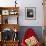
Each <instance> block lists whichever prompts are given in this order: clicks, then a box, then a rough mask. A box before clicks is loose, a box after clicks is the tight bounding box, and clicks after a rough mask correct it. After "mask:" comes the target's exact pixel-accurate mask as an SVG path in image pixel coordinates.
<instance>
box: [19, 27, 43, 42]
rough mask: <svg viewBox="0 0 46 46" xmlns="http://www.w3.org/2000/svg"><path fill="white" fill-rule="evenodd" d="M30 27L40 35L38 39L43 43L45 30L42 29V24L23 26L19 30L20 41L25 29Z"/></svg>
mask: <svg viewBox="0 0 46 46" xmlns="http://www.w3.org/2000/svg"><path fill="white" fill-rule="evenodd" d="M28 28H32V29H33V30H34V31H35V32H36V34H37V36H38V39H39V41H40V42H41V43H43V30H42V27H41V26H21V27H20V31H19V39H20V42H21V40H22V38H23V36H24V33H25V31H26V30H27V29H28Z"/></svg>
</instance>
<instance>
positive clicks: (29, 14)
mask: <svg viewBox="0 0 46 46" xmlns="http://www.w3.org/2000/svg"><path fill="white" fill-rule="evenodd" d="M25 10H26V12H25V13H26V17H25V18H26V19H31V20H35V19H36V8H35V7H26V8H25Z"/></svg>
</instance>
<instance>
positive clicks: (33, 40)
mask: <svg viewBox="0 0 46 46" xmlns="http://www.w3.org/2000/svg"><path fill="white" fill-rule="evenodd" d="M21 46H41V44H40V43H39V41H38V39H37V35H36V33H35V32H34V31H33V29H32V28H28V29H27V30H26V32H25V35H24V37H23V38H22V42H21Z"/></svg>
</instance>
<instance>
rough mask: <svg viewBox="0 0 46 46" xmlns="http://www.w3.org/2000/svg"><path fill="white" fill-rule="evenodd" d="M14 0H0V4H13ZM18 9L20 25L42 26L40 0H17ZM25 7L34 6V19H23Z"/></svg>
mask: <svg viewBox="0 0 46 46" xmlns="http://www.w3.org/2000/svg"><path fill="white" fill-rule="evenodd" d="M14 1H15V0H0V6H2V7H3V6H6V7H7V6H15V3H14ZM17 2H18V5H19V7H20V9H19V15H20V16H19V24H20V25H21V26H43V6H42V0H17ZM25 7H36V20H26V19H25Z"/></svg>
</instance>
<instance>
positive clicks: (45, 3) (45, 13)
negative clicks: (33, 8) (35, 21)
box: [43, 0, 46, 46]
mask: <svg viewBox="0 0 46 46" xmlns="http://www.w3.org/2000/svg"><path fill="white" fill-rule="evenodd" d="M43 8H44V44H45V46H46V0H43Z"/></svg>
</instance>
